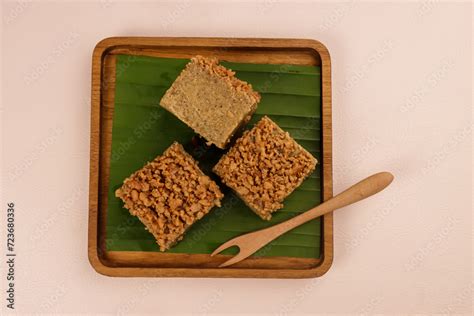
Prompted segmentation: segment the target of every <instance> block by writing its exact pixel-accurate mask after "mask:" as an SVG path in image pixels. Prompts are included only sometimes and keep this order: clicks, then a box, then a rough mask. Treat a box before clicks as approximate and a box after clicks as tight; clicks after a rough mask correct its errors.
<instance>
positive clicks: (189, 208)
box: [115, 142, 223, 251]
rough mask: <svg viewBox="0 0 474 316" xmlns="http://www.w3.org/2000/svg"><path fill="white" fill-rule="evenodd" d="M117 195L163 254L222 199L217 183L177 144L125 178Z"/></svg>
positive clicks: (218, 204)
mask: <svg viewBox="0 0 474 316" xmlns="http://www.w3.org/2000/svg"><path fill="white" fill-rule="evenodd" d="M115 195H116V196H117V197H119V198H120V199H122V200H123V202H124V203H125V205H124V206H125V208H127V209H128V210H129V212H130V214H132V215H134V216H137V217H138V218H139V219H140V221H141V222H142V223H143V224H144V225H145V227H146V229H147V230H148V231H149V232H150V233H152V234H153V236H154V237H155V239H156V241H157V243H158V245H159V247H160V250H161V251H165V250H168V249H169V248H170V247H172V246H173V245H174V244H176V243H177V242H178V241H180V240H181V239H183V236H184V233H185V232H186V230H187V229H188V228H189V227H191V225H193V224H194V223H195V222H196V221H198V220H199V219H201V218H202V217H203V216H204V215H206V214H207V213H209V211H210V210H211V209H212V208H213V207H214V206H220V205H221V204H220V201H221V199H222V198H223V194H222V193H221V191H220V190H219V187H218V186H217V184H216V183H215V182H214V181H212V180H211V179H210V178H209V177H208V176H206V175H205V174H204V173H203V172H202V171H201V170H200V169H199V167H198V164H197V162H196V161H195V160H194V159H193V158H192V157H191V156H190V155H189V154H188V153H186V151H185V150H184V149H183V147H182V146H181V145H180V144H179V143H177V142H175V143H173V144H172V145H171V146H170V147H169V148H168V149H166V151H165V152H164V153H163V155H161V156H158V157H156V158H155V159H154V160H153V161H151V162H149V163H147V164H146V165H145V166H144V167H143V168H142V169H140V170H138V171H136V172H135V173H133V174H132V175H131V176H130V177H128V178H127V179H125V181H124V183H123V185H122V186H121V187H120V188H119V189H117V190H116V192H115Z"/></svg>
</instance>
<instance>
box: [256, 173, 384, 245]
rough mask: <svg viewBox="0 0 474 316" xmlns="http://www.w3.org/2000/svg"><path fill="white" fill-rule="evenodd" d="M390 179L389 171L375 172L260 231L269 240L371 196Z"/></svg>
mask: <svg viewBox="0 0 474 316" xmlns="http://www.w3.org/2000/svg"><path fill="white" fill-rule="evenodd" d="M392 181H393V175H392V174H391V173H390V172H379V173H376V174H374V175H371V176H370V177H367V178H365V179H364V180H362V181H360V182H358V183H356V184H354V185H353V186H351V187H350V188H348V189H347V190H345V191H343V192H341V193H339V194H338V195H336V196H334V197H333V198H331V199H329V200H327V201H326V202H324V203H322V204H320V205H318V206H316V207H314V208H312V209H310V210H309V211H306V212H304V213H302V214H300V215H298V216H295V217H293V218H292V219H290V220H287V221H285V222H283V223H280V224H278V225H275V226H272V227H269V228H266V229H263V230H262V231H260V232H263V231H266V232H265V233H266V235H267V238H268V239H267V238H265V239H267V240H268V242H269V241H271V240H273V239H275V238H277V237H278V236H280V235H282V234H284V233H286V232H287V231H289V230H292V229H293V228H295V227H298V226H300V225H302V224H304V223H306V222H308V221H310V220H312V219H315V218H317V217H319V216H321V215H324V214H326V213H330V212H332V211H334V210H337V209H339V208H341V207H344V206H347V205H350V204H352V203H355V202H358V201H360V200H363V199H365V198H368V197H369V196H372V195H374V194H375V193H378V192H380V191H382V190H383V189H385V188H386V187H387V186H388V185H389V184H390V183H391V182H392Z"/></svg>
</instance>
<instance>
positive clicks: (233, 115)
mask: <svg viewBox="0 0 474 316" xmlns="http://www.w3.org/2000/svg"><path fill="white" fill-rule="evenodd" d="M259 101H260V95H259V94H258V93H257V92H255V91H254V90H253V89H252V86H251V85H250V84H248V83H246V82H244V81H242V80H239V79H237V78H236V77H235V73H234V72H233V71H232V70H230V69H227V68H225V67H223V66H221V65H219V64H218V61H217V59H215V58H206V57H202V56H196V57H193V58H192V59H191V62H189V63H188V64H187V65H186V68H185V69H184V70H183V71H182V72H181V74H180V75H179V76H178V78H176V80H175V81H174V82H173V84H172V85H171V87H170V88H169V89H168V90H167V91H166V93H165V95H164V96H163V98H162V99H161V101H160V105H161V106H162V107H163V108H165V109H167V110H168V111H169V112H171V113H172V114H174V115H175V116H176V117H177V118H179V119H180V120H181V121H183V122H184V123H185V124H187V125H188V126H189V127H191V128H192V129H193V130H194V131H195V132H196V133H198V134H199V135H201V136H202V137H204V138H205V139H206V140H207V141H208V143H209V144H211V143H212V144H214V145H216V146H217V147H219V148H221V149H224V148H225V147H226V145H227V144H228V142H229V140H230V139H231V137H232V136H233V135H234V133H235V132H236V131H237V130H238V129H239V127H240V126H242V125H243V124H245V123H247V122H248V120H249V119H250V117H251V116H252V114H253V113H254V112H255V110H256V108H257V104H258V102H259Z"/></svg>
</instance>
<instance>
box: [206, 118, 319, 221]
mask: <svg viewBox="0 0 474 316" xmlns="http://www.w3.org/2000/svg"><path fill="white" fill-rule="evenodd" d="M316 163H317V160H316V158H314V157H313V156H312V155H311V154H310V153H309V152H308V151H306V150H305V149H304V148H303V147H301V146H300V145H299V144H298V143H297V142H296V141H295V140H294V139H293V138H291V137H290V135H289V134H288V132H285V131H283V130H282V129H281V128H280V127H279V126H278V125H277V124H276V123H274V122H273V121H272V120H271V119H269V118H268V117H266V116H265V117H263V118H262V119H261V120H260V121H259V122H258V123H257V124H256V125H255V127H254V128H253V129H251V130H250V131H247V132H245V133H244V135H243V136H242V137H241V138H239V139H238V140H237V141H236V143H235V145H234V146H233V147H232V148H231V149H230V150H229V152H228V153H227V154H225V155H224V156H223V157H222V158H221V159H220V160H219V162H218V163H217V165H215V166H214V169H213V171H214V172H215V173H216V174H217V175H218V176H219V177H220V178H221V179H222V182H224V183H225V184H226V185H227V186H229V187H230V188H231V189H233V190H234V191H235V192H236V193H237V195H239V196H240V198H241V199H242V200H243V201H244V202H245V203H246V204H247V206H249V207H250V208H251V209H252V210H253V211H254V212H255V213H256V214H257V215H259V216H260V217H261V218H262V219H265V220H270V219H271V214H272V213H273V212H275V211H277V210H278V209H280V208H282V207H283V203H282V202H283V200H284V199H285V198H286V197H287V196H288V195H290V193H291V192H293V191H294V190H295V189H296V188H297V187H298V186H299V185H300V184H301V183H302V182H303V180H304V179H305V178H306V177H307V176H309V175H310V174H311V172H313V170H314V169H315V167H316Z"/></svg>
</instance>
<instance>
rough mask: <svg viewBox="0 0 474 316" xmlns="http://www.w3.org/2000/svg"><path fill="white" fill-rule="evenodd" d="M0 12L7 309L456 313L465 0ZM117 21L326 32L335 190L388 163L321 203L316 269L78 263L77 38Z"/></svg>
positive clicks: (136, 31) (465, 266)
mask: <svg viewBox="0 0 474 316" xmlns="http://www.w3.org/2000/svg"><path fill="white" fill-rule="evenodd" d="M2 18H3V21H2V31H1V34H2V41H1V42H2V49H1V54H2V70H1V73H2V83H1V87H2V111H1V115H2V124H1V127H2V128H1V130H2V164H1V165H2V180H3V182H2V209H6V203H7V202H9V201H14V202H15V204H16V250H17V254H18V257H17V264H16V273H17V275H16V285H15V286H16V290H17V292H16V295H17V310H16V311H17V312H19V313H26V312H43V313H48V312H59V313H65V312H80V313H92V312H102V313H125V312H127V311H133V312H135V313H153V314H172V313H177V314H190V313H197V314H221V313H223V312H224V311H231V312H232V313H235V314H246V313H251V314H279V315H281V314H293V313H294V314H305V313H306V314H313V313H344V314H360V313H363V314H371V313H384V314H396V313H410V314H412V313H427V314H432V313H458V314H471V312H472V299H473V297H472V286H473V279H472V253H473V247H472V232H473V230H472V182H471V181H472V127H473V125H472V24H471V23H472V4H469V3H464V4H463V3H443V2H441V1H423V2H418V3H417V2H403V3H402V2H400V3H398V4H393V3H388V2H387V3H384V2H365V3H359V2H337V3H336V2H332V3H327V2H318V3H309V2H298V3H280V2H277V1H263V2H256V3H254V2H231V3H227V4H219V3H217V2H197V1H187V2H180V3H172V2H161V3H158V2H156V1H154V2H139V3H138V2H131V1H130V2H123V1H113V0H110V1H107V0H106V1H97V2H89V1H76V2H70V1H67V2H59V1H57V2H54V1H34V2H16V1H3V2H2ZM126 35H132V36H133V35H136V36H139V35H142V36H224V37H231V36H238V37H289V38H313V39H317V40H320V41H321V42H323V43H324V44H325V45H327V47H328V48H329V51H330V53H331V57H332V64H333V91H334V94H333V104H334V108H333V113H334V119H333V124H334V125H333V127H334V192H335V193H337V192H340V191H341V190H342V189H344V188H346V187H347V186H348V185H350V184H352V183H354V182H356V181H358V180H359V179H361V178H363V177H365V176H367V175H369V174H371V173H373V172H377V171H380V170H389V171H392V172H393V173H394V174H395V176H396V180H395V182H394V183H393V184H392V186H391V187H390V188H389V189H388V190H386V191H384V192H382V193H381V194H379V195H377V196H376V197H373V198H371V199H370V200H366V201H363V202H361V203H359V204H357V205H354V206H351V207H347V208H346V209H345V210H342V211H338V212H337V213H336V214H335V258H334V264H333V266H332V268H331V270H330V271H329V272H328V273H327V274H326V275H325V276H324V277H322V278H319V279H309V280H257V279H248V280H244V279H124V278H109V277H104V276H101V275H99V274H97V273H96V272H95V271H94V270H93V269H92V268H91V266H90V265H89V262H88V260H87V251H86V245H87V243H86V242H87V212H88V210H87V208H88V207H87V205H88V198H87V194H88V172H89V169H88V168H89V122H90V119H89V115H90V75H91V74H90V71H91V53H92V49H93V48H94V45H95V44H96V43H97V42H98V41H99V40H101V39H102V38H105V37H109V36H126ZM5 213H6V212H3V211H2V221H1V224H0V227H1V240H2V243H1V244H2V252H3V251H4V248H3V245H4V241H3V240H4V238H5V235H6V234H5V229H4V227H5V225H4V223H5ZM2 260H3V259H2ZM3 268H4V266H3V265H2V276H1V278H0V279H1V281H0V284H1V286H2V291H1V293H5V292H4V289H5V286H6V281H5V278H4V275H3ZM1 302H2V308H3V311H4V312H5V311H6V309H5V304H4V294H2V295H1Z"/></svg>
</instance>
